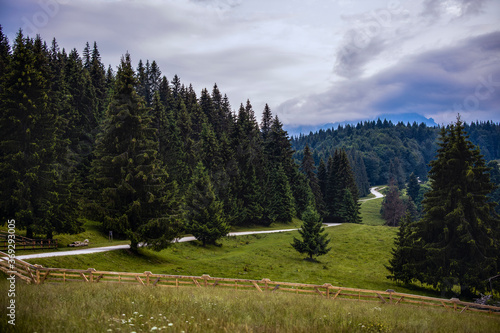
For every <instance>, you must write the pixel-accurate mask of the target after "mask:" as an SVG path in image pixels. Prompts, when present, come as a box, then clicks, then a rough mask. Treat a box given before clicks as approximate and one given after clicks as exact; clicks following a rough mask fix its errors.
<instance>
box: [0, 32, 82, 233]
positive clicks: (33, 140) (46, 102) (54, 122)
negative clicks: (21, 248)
mask: <svg viewBox="0 0 500 333" xmlns="http://www.w3.org/2000/svg"><path fill="white" fill-rule="evenodd" d="M50 79H51V70H50V67H49V51H48V50H47V47H46V45H45V44H43V43H42V41H41V39H40V37H37V38H36V39H35V40H32V39H29V38H25V37H24V36H23V34H22V32H21V31H19V33H18V35H17V37H16V39H15V41H14V46H13V51H12V55H11V60H10V62H9V64H8V66H7V71H6V73H5V75H4V78H3V80H2V81H3V82H2V83H3V84H2V89H0V91H1V96H0V110H1V115H2V116H1V118H0V131H1V133H2V138H1V141H0V148H1V152H2V153H1V154H0V185H1V186H0V188H1V190H0V191H1V192H0V199H1V200H0V211H1V216H2V219H3V220H6V219H12V218H15V219H16V221H17V223H16V226H17V227H19V228H24V229H26V230H27V231H26V235H27V237H33V234H34V233H39V234H40V233H44V234H46V236H47V237H48V238H51V237H52V234H53V232H71V231H76V230H75V229H78V224H77V223H76V221H72V220H65V217H66V216H67V215H60V216H58V215H57V213H58V212H61V208H62V207H63V205H64V200H63V198H61V200H58V198H57V196H58V192H59V193H60V194H61V196H63V195H66V194H67V187H66V186H65V184H64V183H63V182H62V178H61V177H62V174H63V171H64V170H63V168H62V164H61V162H62V161H64V160H65V157H66V156H65V153H66V151H67V150H66V147H67V146H66V143H65V142H64V141H62V140H61V128H62V127H63V121H62V119H61V117H60V116H59V114H58V113H57V111H58V109H57V107H54V103H55V101H54V100H53V99H51V93H50V83H49V81H50ZM68 213H69V212H68Z"/></svg>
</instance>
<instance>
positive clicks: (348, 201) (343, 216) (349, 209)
mask: <svg viewBox="0 0 500 333" xmlns="http://www.w3.org/2000/svg"><path fill="white" fill-rule="evenodd" d="M359 210H360V205H359V204H358V203H356V202H355V201H354V198H353V197H352V194H351V191H350V190H349V189H348V188H346V189H344V191H343V196H342V205H341V207H340V209H339V213H338V215H339V217H340V221H342V223H361V215H360V212H359Z"/></svg>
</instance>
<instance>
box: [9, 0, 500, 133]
mask: <svg viewBox="0 0 500 333" xmlns="http://www.w3.org/2000/svg"><path fill="white" fill-rule="evenodd" d="M0 24H1V25H2V27H3V31H4V33H5V34H6V35H7V36H8V37H9V40H11V41H12V40H13V39H14V37H15V35H16V33H17V31H18V30H19V28H22V29H23V31H24V32H25V34H28V35H30V36H34V35H35V34H37V33H38V34H40V35H41V36H42V38H44V39H45V40H47V41H51V40H52V38H54V37H55V38H56V39H57V41H58V43H59V45H60V46H61V47H64V48H66V49H67V50H69V49H72V48H77V49H78V50H79V52H80V54H81V51H82V50H83V48H84V46H85V43H86V42H87V41H88V42H90V43H91V44H92V43H93V41H96V42H97V45H98V47H99V50H100V52H101V55H102V60H103V62H104V63H105V64H106V66H107V65H108V64H111V65H112V66H113V67H116V66H117V64H118V62H119V60H120V57H121V55H122V54H124V53H125V52H126V51H129V53H130V54H131V57H132V61H133V62H134V63H135V64H137V63H138V61H139V59H142V60H143V61H146V60H147V59H149V60H150V61H152V60H156V62H157V63H158V64H159V66H160V69H161V70H162V73H163V74H164V75H166V76H167V78H168V79H171V78H172V77H173V75H174V74H177V75H179V77H180V78H181V81H182V82H183V83H185V84H189V83H192V84H193V87H194V88H195V90H196V91H197V92H198V93H199V92H200V91H201V89H203V88H205V87H206V88H208V89H209V90H211V88H212V86H213V85H214V83H217V85H218V86H219V88H220V90H221V91H222V92H223V93H226V94H227V95H228V97H229V99H230V101H231V104H232V107H233V109H237V108H238V107H239V104H240V103H241V102H245V101H246V100H247V99H250V101H251V102H252V105H253V106H254V109H255V111H256V112H257V113H258V114H260V113H261V111H262V110H263V107H264V104H265V103H268V104H269V106H270V107H271V109H272V110H273V111H274V113H277V114H278V115H279V116H280V118H281V119H282V121H283V122H284V123H285V124H289V125H297V124H302V125H316V124H323V123H332V122H342V121H353V120H362V119H373V118H375V117H376V116H377V115H379V114H402V113H419V114H421V115H423V116H426V117H432V118H434V120H435V121H436V122H437V123H449V122H451V121H453V120H454V118H455V117H456V115H457V113H460V114H461V115H462V118H463V119H465V120H467V121H474V120H493V121H497V122H498V121H500V1H498V0H489V1H488V0H412V1H410V0H399V1H397V0H394V1H393V0H382V1H379V0H0Z"/></svg>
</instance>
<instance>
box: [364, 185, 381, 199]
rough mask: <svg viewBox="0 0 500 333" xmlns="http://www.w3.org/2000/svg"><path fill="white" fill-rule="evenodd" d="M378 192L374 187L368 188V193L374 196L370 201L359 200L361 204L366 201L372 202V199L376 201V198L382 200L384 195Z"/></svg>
mask: <svg viewBox="0 0 500 333" xmlns="http://www.w3.org/2000/svg"><path fill="white" fill-rule="evenodd" d="M377 190H378V187H377V186H375V187H370V193H371V194H373V195H374V196H375V198H370V199H363V200H359V201H361V202H365V201H368V200H373V199H378V198H383V197H384V195H383V194H382V193H380V192H379V191H377Z"/></svg>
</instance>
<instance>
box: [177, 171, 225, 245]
mask: <svg viewBox="0 0 500 333" xmlns="http://www.w3.org/2000/svg"><path fill="white" fill-rule="evenodd" d="M184 202H185V208H184V210H185V217H186V231H187V232H189V233H191V234H192V235H193V236H194V237H195V238H196V239H197V240H199V241H201V242H202V243H203V246H205V245H207V244H216V242H217V240H219V239H220V238H222V237H224V236H226V235H227V233H228V232H229V229H230V226H229V224H228V223H227V221H226V218H225V216H224V208H223V203H222V201H220V200H219V199H218V198H217V197H216V195H215V190H214V187H213V185H212V182H211V180H210V176H209V175H208V171H207V170H206V169H205V167H204V166H203V163H202V162H199V163H198V164H197V166H196V168H195V169H194V172H193V177H192V180H191V184H190V185H189V187H188V189H187V191H186V196H185V200H184Z"/></svg>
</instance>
